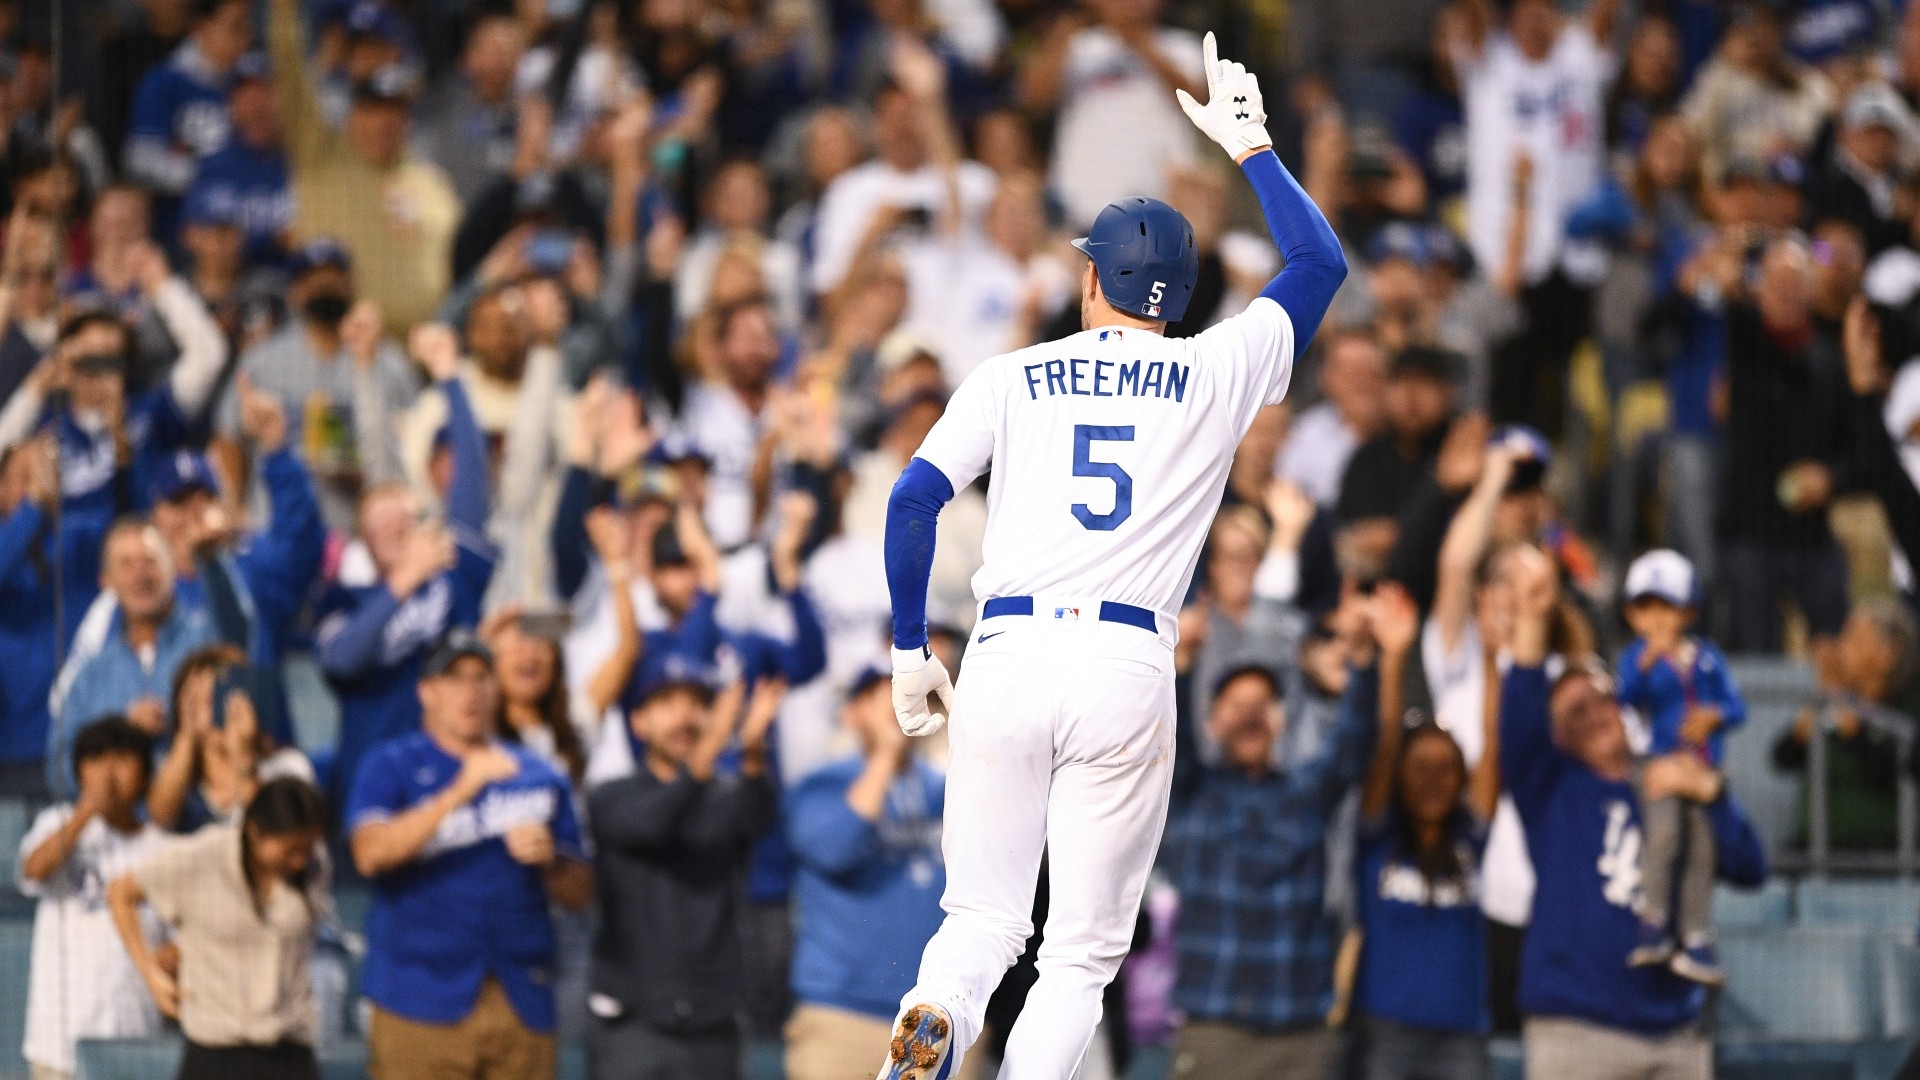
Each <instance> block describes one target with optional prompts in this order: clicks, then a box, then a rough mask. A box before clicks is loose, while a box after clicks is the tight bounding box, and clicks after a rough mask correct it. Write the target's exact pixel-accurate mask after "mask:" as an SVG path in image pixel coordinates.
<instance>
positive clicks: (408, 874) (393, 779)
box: [346, 733, 585, 1032]
mask: <svg viewBox="0 0 1920 1080" xmlns="http://www.w3.org/2000/svg"><path fill="white" fill-rule="evenodd" d="M500 745H501V748H502V749H504V750H506V751H507V752H508V753H510V754H512V755H513V758H514V760H515V761H516V762H518V763H519V765H520V771H519V772H517V773H515V774H514V775H513V776H511V777H509V778H507V779H506V780H502V781H500V782H499V783H496V784H489V785H488V786H486V787H485V788H482V789H481V791H480V794H479V795H478V796H476V797H475V798H474V799H473V801H472V802H469V803H467V804H466V805H465V806H462V807H459V808H458V809H456V810H454V811H453V812H452V813H450V814H448V815H447V816H446V817H445V818H444V819H442V820H441V822H440V826H439V828H437V829H435V830H434V833H433V836H432V837H431V838H430V839H429V840H428V841H427V844H426V847H425V848H423V849H422V850H421V852H420V854H419V855H417V856H415V857H414V859H413V860H412V861H410V862H408V863H407V864H406V865H405V866H402V867H400V868H399V869H397V870H394V871H392V872H390V873H387V874H382V875H381V876H379V877H377V878H375V879H374V882H373V887H374V893H373V908H372V910H371V911H369V912H368V914H367V964H366V969H365V970H364V971H363V973H362V975H361V990H362V991H363V992H364V993H365V994H366V995H367V997H368V998H369V999H370V1000H372V1001H373V1003H374V1004H375V1005H378V1006H379V1007H380V1008H382V1009H385V1010H386V1011H387V1012H390V1013H393V1014H395V1015H396V1016H401V1017H404V1018H406V1019H409V1020H414V1021H418V1022H420V1023H427V1024H453V1023H458V1022H459V1021H461V1020H463V1019H465V1018H466V1016H467V1014H468V1013H470V1012H471V1011H473V1003H474V1001H475V1000H476V999H477V998H478V997H479V994H480V987H481V985H482V984H483V983H484V982H485V981H486V979H487V977H488V976H492V977H493V978H495V979H498V980H499V981H500V986H501V988H502V989H503V990H505V991H506V995H507V1000H508V1001H509V1002H511V1003H512V1005H513V1009H514V1012H515V1013H516V1014H518V1015H519V1017H520V1021H521V1022H522V1023H524V1024H526V1026H527V1027H529V1028H531V1029H532V1030H534V1031H539V1032H548V1031H552V1030H553V1026H554V1001H553V961H554V932H553V921H552V918H551V917H550V916H549V914H548V911H547V890H546V883H545V881H544V879H543V876H542V874H541V872H540V870H539V869H538V868H537V867H531V866H525V865H522V864H521V863H518V862H516V861H514V859H513V856H511V855H509V854H507V846H506V843H505V841H504V840H503V839H502V838H503V837H504V836H505V835H506V834H507V832H508V831H509V830H511V829H513V828H514V827H515V826H519V825H526V824H529V823H539V824H544V825H546V826H547V827H548V828H549V829H550V830H552V832H553V843H554V848H555V849H556V851H558V853H559V854H560V856H561V857H562V858H575V859H582V860H584V859H585V855H584V853H583V849H582V848H581V844H580V823H579V820H578V819H577V818H576V817H575V816H574V812H573V793H572V789H571V786H570V785H569V784H568V783H567V780H566V778H565V777H564V776H562V775H560V773H558V772H556V771H555V770H554V769H553V768H552V767H551V766H549V765H547V764H546V763H545V762H544V761H542V760H541V759H540V758H538V757H536V756H534V755H533V754H532V753H530V752H529V751H527V749H526V748H524V747H522V746H519V745H517V744H511V743H502V744H500ZM459 773H460V759H458V758H456V757H454V756H453V755H451V754H449V753H447V752H446V751H445V750H442V749H441V748H440V747H439V746H438V745H436V744H435V743H434V742H433V740H432V739H430V738H428V737H427V736H426V735H425V734H422V733H415V734H412V735H406V736H402V737H401V738H398V739H395V740H393V741H392V742H389V743H387V744H385V745H383V746H381V747H379V748H378V749H376V750H374V751H373V752H372V753H371V754H370V755H368V757H367V758H366V760H365V761H364V762H362V764H361V766H360V770H359V772H358V774H357V775H356V777H355V779H354V783H353V789H352V794H351V795H350V796H349V797H348V799H347V807H346V821H347V829H348V831H349V833H351V832H352V830H354V829H357V828H359V827H360V826H362V825H366V824H370V823H373V822H378V821H385V820H387V819H389V818H392V817H394V816H397V815H399V814H401V813H404V812H405V811H407V810H409V809H412V808H413V807H415V806H418V805H419V804H420V803H422V802H425V801H427V800H428V799H431V798H433V797H434V796H435V795H438V794H439V793H440V792H441V791H443V790H444V789H446V788H447V787H448V786H450V785H451V784H452V783H453V780H454V777H456V776H458V775H459Z"/></svg>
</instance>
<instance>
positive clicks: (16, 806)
mask: <svg viewBox="0 0 1920 1080" xmlns="http://www.w3.org/2000/svg"><path fill="white" fill-rule="evenodd" d="M32 823H33V816H32V814H31V813H30V812H29V811H28V809H27V804H26V803H25V802H22V801H21V800H19V799H0V918H13V917H16V916H18V917H23V918H25V917H31V916H32V915H33V903H32V901H29V900H28V899H27V898H26V897H24V896H21V895H20V893H19V891H18V890H16V889H15V888H14V883H13V876H14V868H15V867H16V866H18V865H19V862H20V841H21V840H23V839H25V838H26V835H27V826H28V825H30V824H32Z"/></svg>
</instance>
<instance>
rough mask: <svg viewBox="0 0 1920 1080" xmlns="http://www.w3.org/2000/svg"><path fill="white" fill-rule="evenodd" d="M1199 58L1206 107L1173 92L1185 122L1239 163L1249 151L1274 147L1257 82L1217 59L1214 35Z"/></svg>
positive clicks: (1239, 68)
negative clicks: (1200, 59) (1205, 85)
mask: <svg viewBox="0 0 1920 1080" xmlns="http://www.w3.org/2000/svg"><path fill="white" fill-rule="evenodd" d="M1200 49H1201V58H1202V61H1203V63H1204V66H1205V67H1206V71H1207V103H1206V104H1205V105H1202V104H1200V103H1199V102H1197V101H1195V100H1193V95H1192V94H1189V93H1187V92H1186V91H1185V90H1175V91H1174V92H1173V93H1174V96H1175V97H1177V98H1179V99H1180V107H1181V108H1182V109H1185V110H1186V112H1187V119H1189V120H1191V121H1193V125H1194V126H1195V127H1197V128H1199V129H1200V130H1201V131H1203V132H1205V133H1206V136H1207V138H1209V139H1212V140H1213V141H1214V142H1217V143H1219V144H1220V145H1221V147H1223V148H1224V149H1225V150H1226V151H1227V153H1228V154H1229V155H1231V156H1232V157H1234V158H1235V159H1238V158H1239V157H1240V155H1242V154H1244V153H1246V152H1247V151H1249V150H1260V149H1264V148H1265V147H1269V146H1272V145H1273V139H1272V137H1271V136H1269V135H1268V134H1267V128H1266V124H1267V109H1266V102H1265V101H1264V100H1262V98H1261V97H1260V80H1259V79H1257V78H1255V77H1254V76H1253V75H1251V74H1248V72H1247V69H1246V68H1245V67H1244V66H1242V65H1240V64H1236V63H1234V62H1233V61H1231V60H1222V59H1220V54H1219V50H1218V47H1217V46H1216V45H1215V44H1214V41H1213V32H1212V31H1211V30H1209V31H1208V32H1207V36H1206V40H1205V41H1203V42H1202V43H1201V46H1200Z"/></svg>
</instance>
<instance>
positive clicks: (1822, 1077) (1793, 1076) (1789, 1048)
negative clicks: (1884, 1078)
mask: <svg viewBox="0 0 1920 1080" xmlns="http://www.w3.org/2000/svg"><path fill="white" fill-rule="evenodd" d="M1853 1070H1854V1050H1853V1047H1851V1046H1836V1045H1832V1044H1823V1043H1775V1042H1759V1043H1731V1044H1722V1045H1720V1046H1718V1047H1716V1048H1715V1050H1714V1068H1713V1075H1714V1077H1715V1078H1716V1080H1854V1075H1853Z"/></svg>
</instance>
